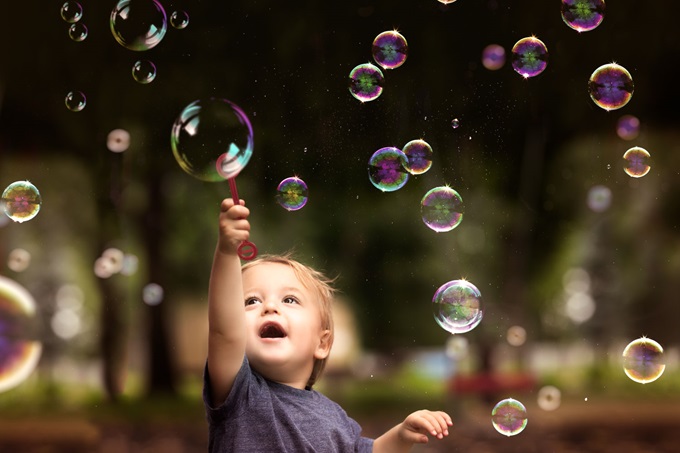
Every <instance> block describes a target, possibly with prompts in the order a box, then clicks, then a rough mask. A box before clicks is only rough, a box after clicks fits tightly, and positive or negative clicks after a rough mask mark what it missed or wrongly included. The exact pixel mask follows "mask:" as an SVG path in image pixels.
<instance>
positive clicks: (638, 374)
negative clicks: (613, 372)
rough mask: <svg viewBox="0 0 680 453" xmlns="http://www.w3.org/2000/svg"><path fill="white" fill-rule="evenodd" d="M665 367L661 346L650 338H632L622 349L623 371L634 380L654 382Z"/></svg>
mask: <svg viewBox="0 0 680 453" xmlns="http://www.w3.org/2000/svg"><path fill="white" fill-rule="evenodd" d="M665 369H666V364H665V362H664V357H663V348H662V347H661V345H660V344H659V343H657V342H656V341H654V340H652V339H651V338H646V337H642V338H638V339H637V340H633V341H631V342H630V343H629V344H628V346H626V348H625V349H624V350H623V371H624V373H626V376H628V377H629V378H630V379H631V380H633V381H634V382H637V383H639V384H648V383H650V382H654V381H656V380H657V379H659V378H660V377H661V375H662V374H663V372H664V370H665Z"/></svg>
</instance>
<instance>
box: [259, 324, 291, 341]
mask: <svg viewBox="0 0 680 453" xmlns="http://www.w3.org/2000/svg"><path fill="white" fill-rule="evenodd" d="M286 336H287V335H286V332H285V331H284V330H283V327H281V326H280V325H278V324H276V323H274V322H268V323H266V324H264V325H263V326H262V327H261V328H260V338H284V337H286Z"/></svg>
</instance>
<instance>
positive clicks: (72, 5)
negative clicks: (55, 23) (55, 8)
mask: <svg viewBox="0 0 680 453" xmlns="http://www.w3.org/2000/svg"><path fill="white" fill-rule="evenodd" d="M81 17H83V7H82V6H81V5H80V3H78V2H66V3H64V4H63V5H61V18H62V19H64V20H65V21H66V22H68V23H69V24H74V23H76V22H78V21H79V20H80V18H81Z"/></svg>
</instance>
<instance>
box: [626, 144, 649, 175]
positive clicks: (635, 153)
mask: <svg viewBox="0 0 680 453" xmlns="http://www.w3.org/2000/svg"><path fill="white" fill-rule="evenodd" d="M623 161H624V166H623V170H624V171H625V172H626V174H627V175H628V176H631V177H633V178H642V177H643V176H644V175H646V174H647V173H649V170H650V169H651V166H650V155H649V152H648V151H647V150H646V149H644V148H640V147H639V146H634V147H632V148H630V149H629V150H628V151H626V152H625V153H623Z"/></svg>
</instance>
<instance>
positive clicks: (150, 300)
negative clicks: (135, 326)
mask: <svg viewBox="0 0 680 453" xmlns="http://www.w3.org/2000/svg"><path fill="white" fill-rule="evenodd" d="M163 296H164V291H163V287H162V286H161V285H159V284H157V283H149V284H148V285H146V286H145V287H144V289H143V290H142V300H144V303H145V304H147V305H151V306H154V305H158V304H160V303H161V302H162V301H163Z"/></svg>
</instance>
